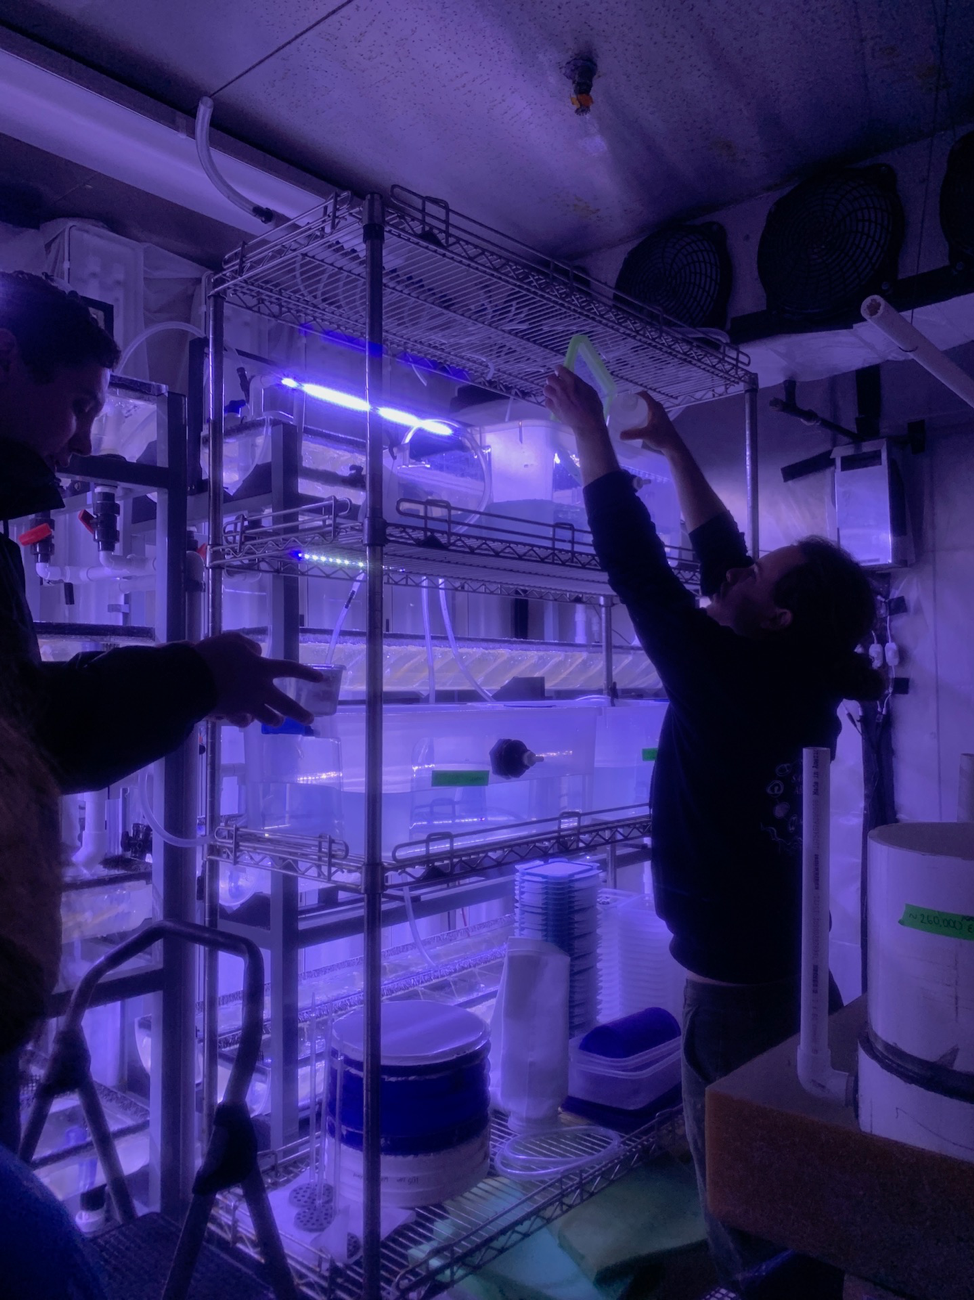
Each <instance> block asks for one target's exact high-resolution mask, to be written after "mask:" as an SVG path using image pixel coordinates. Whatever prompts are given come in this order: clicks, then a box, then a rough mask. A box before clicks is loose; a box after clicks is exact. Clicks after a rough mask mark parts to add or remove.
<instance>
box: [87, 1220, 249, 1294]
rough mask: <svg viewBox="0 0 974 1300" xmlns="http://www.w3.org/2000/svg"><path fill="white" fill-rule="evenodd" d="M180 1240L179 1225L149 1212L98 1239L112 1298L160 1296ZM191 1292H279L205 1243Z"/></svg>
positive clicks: (107, 1290) (99, 1256) (214, 1247)
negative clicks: (272, 1289) (269, 1287)
mask: <svg viewBox="0 0 974 1300" xmlns="http://www.w3.org/2000/svg"><path fill="white" fill-rule="evenodd" d="M178 1239H179V1229H178V1228H177V1227H176V1226H175V1224H172V1223H170V1222H169V1220H168V1219H164V1218H163V1217H162V1215H161V1214H143V1215H142V1217H141V1218H139V1219H136V1220H135V1221H134V1222H133V1223H124V1224H121V1225H120V1226H119V1227H117V1228H113V1229H111V1230H110V1231H109V1232H106V1233H104V1234H103V1235H102V1236H100V1237H97V1238H95V1240H94V1241H93V1242H92V1245H93V1246H94V1249H95V1252H96V1254H97V1255H98V1258H99V1262H100V1264H101V1267H102V1272H103V1274H104V1279H105V1290H106V1293H107V1295H108V1297H109V1300H160V1297H161V1296H162V1291H163V1287H164V1286H165V1283H166V1278H167V1277H168V1276H169V1269H170V1266H171V1264H172V1260H173V1255H174V1254H175V1251H176V1242H177V1241H178ZM189 1296H190V1297H191V1300H227V1297H232V1298H233V1300H273V1293H272V1292H271V1291H270V1290H268V1288H267V1287H266V1285H265V1284H264V1283H262V1282H261V1281H260V1279H259V1278H257V1277H255V1276H254V1274H253V1272H252V1271H251V1270H250V1269H249V1268H248V1267H247V1266H246V1265H244V1264H240V1263H237V1262H236V1260H234V1259H232V1258H231V1257H230V1256H229V1255H228V1254H227V1253H226V1252H224V1251H222V1250H220V1249H219V1248H217V1247H216V1246H210V1245H205V1244H204V1246H203V1249H202V1250H201V1251H200V1257H199V1259H198V1261H197V1263H196V1269H195V1271H194V1273H193V1280H192V1282H191V1283H190V1288H189Z"/></svg>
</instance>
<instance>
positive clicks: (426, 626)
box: [420, 582, 436, 704]
mask: <svg viewBox="0 0 974 1300" xmlns="http://www.w3.org/2000/svg"><path fill="white" fill-rule="evenodd" d="M420 603H421V605H422V610H423V639H424V640H425V642H426V673H427V682H428V693H429V702H430V704H435V703H436V661H435V659H434V658H433V633H432V631H431V630H430V585H429V583H428V582H424V583H423V585H422V587H421V588H420Z"/></svg>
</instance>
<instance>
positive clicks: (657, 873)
mask: <svg viewBox="0 0 974 1300" xmlns="http://www.w3.org/2000/svg"><path fill="white" fill-rule="evenodd" d="M642 396H643V397H644V398H645V400H646V402H647V405H648V407H649V411H650V418H649V424H648V427H646V428H645V429H640V430H639V431H638V433H637V434H636V435H635V436H638V437H639V438H640V439H642V440H643V441H644V442H645V443H646V444H647V445H649V446H650V447H652V448H653V449H654V450H656V451H658V452H661V453H662V454H663V455H664V456H665V457H666V459H667V461H668V462H669V464H670V467H671V469H672V473H673V478H674V481H675V484H676V488H677V494H678V496H679V500H680V505H681V509H682V513H683V517H684V521H685V524H686V527H687V531H688V532H689V535H690V541H691V543H692V545H693V548H694V551H695V553H696V555H697V558H698V560H699V562H700V583H701V591H702V593H703V595H704V596H706V597H709V601H710V603H709V604H708V605H707V607H706V608H705V609H701V608H698V605H697V601H696V599H695V597H694V596H693V594H692V593H691V592H690V591H688V590H687V589H686V588H685V587H684V586H683V585H682V583H681V582H680V581H679V579H678V578H677V577H676V575H675V574H674V573H673V571H672V569H671V568H670V566H669V564H668V563H667V560H666V555H665V553H664V549H663V546H662V544H661V542H660V540H659V538H658V536H657V534H656V530H655V528H654V526H653V523H652V521H651V519H650V517H649V514H648V513H647V511H646V509H645V507H644V506H643V504H642V503H641V501H640V500H639V498H638V496H637V494H636V488H635V486H634V483H633V480H632V477H631V476H630V475H629V474H628V473H626V472H625V471H623V470H621V469H620V468H619V463H618V461H617V459H616V455H615V452H614V450H613V448H612V444H611V442H610V440H609V434H608V431H607V429H606V425H605V421H604V419H603V416H602V407H601V402H600V399H599V397H598V395H597V394H596V393H595V392H594V390H593V389H591V388H590V387H588V385H586V384H585V383H584V382H582V381H581V380H580V379H578V377H577V376H575V375H574V374H573V373H572V372H571V371H569V370H566V369H565V368H564V367H559V369H558V371H557V373H556V374H554V375H552V376H550V378H549V379H548V381H547V383H546V386H545V402H546V405H547V406H548V407H549V409H550V410H551V411H552V413H553V414H554V416H555V418H556V419H558V420H560V421H561V422H562V423H564V424H567V425H569V426H570V427H571V428H572V429H573V430H574V433H575V437H576V442H577V446H578V456H579V462H580V466H581V472H582V481H583V484H584V489H585V503H586V509H587V512H588V518H589V524H590V527H591V529H592V534H593V538H594V543H595V549H596V552H597V554H598V556H599V559H600V561H601V564H602V567H603V569H604V570H605V572H606V574H607V576H608V578H609V582H610V584H611V586H612V588H613V590H614V591H615V592H616V594H617V595H618V596H619V598H620V599H621V600H622V602H623V603H624V605H625V606H626V609H627V610H628V612H629V615H630V617H631V619H632V622H633V626H634V627H635V629H636V632H637V634H638V636H639V639H640V642H641V643H642V646H643V648H644V649H645V651H646V653H647V655H648V656H649V658H650V659H651V660H652V662H653V664H654V665H655V667H656V669H657V671H658V672H659V675H660V679H661V681H662V683H663V686H664V688H665V691H666V694H667V697H668V699H669V708H668V709H667V712H666V716H665V719H664V722H663V728H662V734H661V736H660V743H659V754H658V758H657V761H656V769H655V773H654V778H653V789H652V812H653V849H652V873H653V887H654V897H655V903H656V909H657V911H658V913H659V915H660V916H661V917H662V918H663V920H664V921H665V922H666V924H667V926H668V927H669V929H670V932H671V934H672V936H673V937H672V942H671V945H670V946H671V951H672V953H673V955H674V956H675V958H676V959H677V961H678V962H679V963H680V965H681V966H683V967H684V969H685V970H686V972H687V984H686V995H685V1002H684V1017H683V1100H684V1112H685V1117H686V1127H687V1135H688V1140H689V1143H690V1148H691V1151H692V1154H693V1160H694V1165H695V1168H696V1173H697V1181H698V1185H699V1188H700V1195H701V1202H702V1203H703V1205H704V1206H706V1194H705V1189H706V1165H705V1145H704V1091H705V1089H706V1087H707V1086H708V1085H709V1084H711V1083H713V1082H715V1081H716V1080H717V1079H719V1078H721V1077H722V1076H723V1075H725V1074H729V1073H730V1072H731V1071H732V1070H735V1069H737V1068H738V1067H739V1066H741V1065H743V1064H744V1063H745V1062H746V1061H748V1060H750V1059H752V1058H753V1057H755V1056H757V1055H758V1054H759V1053H761V1052H764V1051H766V1050H767V1049H768V1048H770V1047H773V1046H774V1045H775V1044H777V1043H779V1042H781V1041H783V1040H784V1039H785V1038H788V1037H790V1036H791V1035H792V1034H794V1033H797V1031H798V1015H799V956H800V944H801V830H802V828H801V770H802V749H803V748H804V747H806V746H810V745H815V746H823V747H827V748H829V749H830V750H832V752H833V755H834V752H835V742H836V739H837V737H838V734H839V729H840V724H839V721H838V717H837V710H838V706H839V704H840V702H841V701H842V700H843V699H873V698H877V697H878V695H879V694H880V691H881V687H882V683H881V679H880V678H879V675H878V674H877V673H875V672H874V670H873V669H872V668H871V667H870V666H869V663H868V660H867V659H866V658H865V656H863V655H862V654H859V653H857V647H858V645H859V643H860V642H861V641H862V640H863V638H864V637H866V636H868V634H869V632H870V630H871V628H872V625H873V621H874V618H875V606H874V597H873V593H872V588H871V586H870V583H869V580H868V578H867V576H866V574H865V573H864V572H863V570H862V569H861V568H860V567H859V565H858V564H857V563H856V562H855V561H854V560H853V559H852V558H851V557H850V556H849V555H848V554H846V553H845V552H844V551H842V550H840V549H839V548H838V547H837V546H834V545H833V544H832V543H831V542H828V541H825V540H824V539H822V538H818V537H807V538H803V539H801V540H800V541H796V542H794V543H792V544H791V545H788V546H783V547H781V548H779V549H778V550H774V551H771V552H769V553H768V554H766V555H763V556H761V557H760V558H752V557H751V556H749V555H748V554H747V550H746V547H745V545H744V539H743V538H742V536H741V534H740V532H739V531H738V529H737V526H736V524H735V523H734V521H733V519H732V518H731V516H730V514H729V513H728V511H727V510H726V508H725V507H724V505H723V503H722V501H721V500H720V498H719V497H718V496H717V495H716V493H715V492H714V491H713V489H712V488H711V487H710V485H709V484H708V482H707V480H706V479H705V478H704V476H703V474H702V472H701V470H700V468H699V467H698V465H697V464H696V462H695V460H694V459H693V457H692V456H691V454H690V452H689V451H688V450H687V448H686V446H685V444H684V443H683V441H682V440H681V438H680V436H679V434H678V433H677V431H676V429H675V428H674V426H673V424H672V423H671V422H670V420H669V418H668V417H667V415H666V412H665V410H664V409H663V407H662V406H661V405H660V404H659V403H658V402H656V401H654V400H653V398H652V397H650V396H649V395H648V394H646V393H643V394H642ZM832 994H833V997H832V1005H833V1009H835V1007H837V1006H838V1005H840V1003H839V1001H838V994H837V991H836V990H835V989H834V986H833V988H832ZM707 1226H708V1236H709V1240H710V1246H711V1251H712V1254H713V1257H714V1262H715V1264H716V1266H717V1269H718V1273H719V1274H720V1276H721V1278H722V1280H723V1281H725V1282H727V1283H733V1281H734V1280H735V1279H737V1278H739V1277H741V1276H743V1275H744V1274H745V1273H746V1272H747V1271H749V1270H750V1269H753V1268H755V1267H756V1266H757V1265H760V1264H762V1263H764V1262H765V1261H767V1260H768V1259H770V1258H771V1257H772V1256H774V1255H776V1254H777V1253H778V1252H779V1248H778V1247H775V1246H772V1245H771V1244H770V1243H768V1242H764V1241H761V1240H759V1239H758V1238H755V1237H751V1236H748V1235H747V1234H744V1233H741V1232H737V1231H735V1230H733V1229H730V1228H727V1227H725V1226H724V1225H722V1224H720V1223H718V1222H717V1221H716V1220H715V1219H714V1218H713V1217H712V1216H710V1215H709V1214H708V1215H707Z"/></svg>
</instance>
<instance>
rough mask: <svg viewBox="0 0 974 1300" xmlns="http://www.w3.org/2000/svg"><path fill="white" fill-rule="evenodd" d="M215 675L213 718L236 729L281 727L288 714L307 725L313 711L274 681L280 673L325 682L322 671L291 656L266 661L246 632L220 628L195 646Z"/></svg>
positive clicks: (285, 675)
mask: <svg viewBox="0 0 974 1300" xmlns="http://www.w3.org/2000/svg"><path fill="white" fill-rule="evenodd" d="M196 651H197V653H198V654H200V655H201V656H202V658H203V662H204V663H205V664H206V666H207V668H209V670H210V672H211V673H212V674H213V680H214V682H215V683H216V691H217V697H216V704H215V705H214V706H213V711H212V714H211V717H215V718H225V719H226V721H227V722H229V723H231V724H232V725H233V726H235V727H246V726H249V725H250V723H251V722H254V721H256V722H263V723H265V724H266V725H267V726H269V727H279V726H280V725H281V723H282V722H283V721H284V719H285V718H293V719H294V720H295V722H301V723H304V724H305V725H306V726H307V725H308V724H310V723H311V722H312V721H313V720H314V715H313V714H311V713H309V712H308V710H307V709H304V708H302V707H301V705H300V704H298V703H297V702H296V701H295V700H292V699H291V697H290V696H289V695H285V694H284V692H283V691H282V690H279V689H278V688H277V686H275V685H274V681H275V679H276V678H278V677H294V678H298V679H299V680H300V681H304V682H320V681H321V680H322V677H321V673H319V672H318V671H317V670H316V669H314V668H309V667H308V666H307V665H306V664H299V663H295V662H294V661H293V660H291V659H265V658H264V656H263V655H262V654H261V650H260V646H259V645H258V644H257V642H256V641H251V639H250V638H249V637H246V636H244V635H243V633H241V632H221V633H220V634H219V636H209V637H207V638H206V639H205V640H204V641H200V642H199V643H198V644H197V645H196Z"/></svg>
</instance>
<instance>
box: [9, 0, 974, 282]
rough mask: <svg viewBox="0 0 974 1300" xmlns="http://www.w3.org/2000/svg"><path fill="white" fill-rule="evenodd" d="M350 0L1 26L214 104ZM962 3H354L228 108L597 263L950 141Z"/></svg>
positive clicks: (171, 3) (120, 11) (315, 169)
mask: <svg viewBox="0 0 974 1300" xmlns="http://www.w3.org/2000/svg"><path fill="white" fill-rule="evenodd" d="M340 2H341V0H203V2H202V3H201V2H200V0H165V3H163V2H162V0H128V3H126V4H119V3H118V0H0V21H2V22H3V23H5V24H6V25H7V26H9V27H10V28H13V29H15V30H17V31H18V32H20V33H22V34H24V35H27V36H30V37H32V38H33V39H35V40H37V41H41V42H43V43H45V44H47V45H49V46H50V47H52V48H54V49H57V50H60V51H62V52H64V53H66V54H68V55H70V56H71V57H73V58H76V59H80V60H83V61H85V62H87V63H88V64H90V65H91V66H93V67H95V68H97V69H99V70H101V71H103V72H106V73H108V74H110V75H111V76H114V77H115V78H117V79H119V80H121V81H124V82H126V83H127V84H128V85H130V86H132V87H134V88H136V89H138V90H141V91H144V92H146V93H148V94H150V95H152V96H154V97H155V98H157V99H159V100H162V101H164V102H165V103H166V104H169V105H171V106H173V107H175V108H177V109H179V110H181V111H183V112H189V113H192V112H193V111H194V110H195V105H196V103H197V101H198V99H199V97H200V96H201V95H203V94H207V93H209V94H212V93H213V92H215V91H217V90H218V88H219V87H221V86H222V85H223V84H224V83H226V82H227V81H229V80H231V79H232V78H236V77H237V76H238V74H239V73H241V72H242V71H243V70H244V69H246V68H248V67H249V66H250V65H251V64H253V63H254V62H255V61H256V60H258V59H261V58H262V57H263V56H265V55H266V54H268V53H269V52H270V51H272V50H274V49H275V48H276V47H277V46H279V45H280V44H282V43H283V42H285V41H286V40H288V39H289V38H290V37H292V36H293V35H295V34H296V33H297V32H299V31H301V30H302V28H304V27H306V26H307V25H308V24H309V23H312V22H313V21H314V20H315V19H317V18H320V17H321V16H322V15H324V14H326V13H327V12H328V11H329V9H332V8H334V7H335V5H337V4H340ZM946 2H947V0H924V2H923V3H920V2H915V3H905V2H904V0H812V3H809V2H808V0H749V2H748V3H742V2H740V0H739V2H738V3H733V2H732V0H657V3H655V4H649V3H646V0H598V3H596V2H594V0H467V2H466V3H457V0H350V3H348V4H347V5H346V6H345V7H344V8H341V10H340V12H337V13H335V14H334V16H332V17H331V18H329V19H328V20H327V21H325V22H323V23H321V25H319V26H317V27H316V28H315V29H314V30H313V31H311V32H310V33H308V34H307V35H305V36H303V37H301V38H300V39H298V40H296V41H294V42H293V43H292V44H290V45H289V46H288V48H286V49H285V50H283V51H282V52H280V53H278V54H276V55H275V56H274V57H273V58H270V59H269V60H267V61H266V62H265V63H263V64H262V66H260V67H259V68H256V69H255V70H253V71H251V72H248V73H247V74H246V75H245V76H243V77H241V78H240V79H239V80H236V81H235V82H234V84H233V85H231V86H230V87H229V88H227V89H226V90H223V91H221V92H220V93H219V94H217V95H216V111H215V114H214V125H215V126H216V127H218V128H219V129H220V130H222V131H225V132H228V133H230V134H232V135H235V136H237V137H238V138H240V139H242V140H245V141H246V142H248V143H250V144H252V145H254V146H256V147H258V148H260V149H263V150H266V151H267V152H269V153H272V154H275V155H277V156H278V157H281V158H283V159H285V160H287V161H289V162H292V163H294V164H296V165H297V166H299V167H302V168H304V169H306V170H307V171H310V172H312V173H313V174H315V175H317V176H320V177H322V178H324V179H326V180H328V181H331V182H333V183H336V184H339V185H341V186H345V187H350V188H354V189H356V190H359V191H363V192H364V191H365V190H367V189H369V188H379V189H387V188H388V187H389V186H390V185H391V184H392V183H395V182H404V183H406V184H408V185H409V186H410V187H411V188H413V189H416V190H419V191H421V192H425V193H428V194H434V195H438V196H441V197H443V198H446V199H447V200H448V201H449V202H450V203H451V204H453V205H454V206H455V207H456V208H457V209H459V210H460V211H462V212H466V213H468V214H470V215H472V216H474V217H477V218H478V219H479V220H481V221H484V222H487V223H488V224H490V225H494V226H497V227H499V228H501V229H503V230H505V231H506V232H508V233H510V234H512V235H515V236H518V237H520V238H522V239H524V240H525V241H526V242H528V243H531V244H533V245H535V246H536V247H538V248H540V249H542V250H543V251H544V252H546V253H549V254H552V255H555V256H561V257H565V258H580V257H584V256H585V255H586V254H587V253H590V252H592V251H593V250H597V249H604V248H607V247H611V246H613V245H616V244H621V243H625V242H631V241H632V240H634V239H635V238H636V237H637V236H638V235H639V234H640V233H642V232H645V231H647V230H650V229H653V228H655V227H657V226H659V225H660V224H662V223H664V222H666V221H669V220H673V219H675V218H679V217H684V216H693V215H698V214H700V213H704V212H709V211H715V210H718V209H720V208H722V207H726V206H729V205H731V204H733V203H736V202H739V201H742V200H744V199H747V198H749V197H752V196H754V195H756V194H760V193H763V192H764V191H766V190H769V189H773V188H776V187H778V186H781V185H783V184H787V183H788V182H789V181H791V180H793V179H796V178H799V177H802V176H805V175H807V174H808V173H809V172H811V171H813V170H814V169H815V168H817V167H819V166H821V165H822V164H825V163H827V162H830V161H856V160H859V159H864V158H867V157H870V156H872V155H874V154H877V153H880V152H883V151H886V150H888V149H891V148H894V147H896V146H898V145H901V144H905V143H908V142H910V141H913V140H917V139H921V138H923V137H925V136H928V135H929V134H931V132H932V131H933V129H934V126H935V99H936V100H937V105H936V107H937V112H936V126H937V128H939V129H943V128H944V127H945V126H948V125H949V124H950V122H951V120H953V121H954V122H955V123H965V122H967V121H969V120H970V119H971V118H974V22H972V18H974V0H952V2H951V3H950V5H949V11H948V14H947V24H948V25H947V31H946V40H945V42H944V46H943V68H944V74H945V75H944V78H943V79H939V78H938V24H940V25H941V26H942V23H943V16H944V5H945V3H946ZM580 52H591V53H592V54H593V55H594V57H595V58H596V60H597V63H598V67H599V75H598V77H597V79H596V82H595V86H594V91H593V94H594V99H595V104H594V108H593V111H592V112H591V113H590V114H589V115H588V116H585V117H579V116H576V115H575V113H574V112H573V110H572V107H571V105H570V103H569V95H570V86H569V82H568V81H567V80H566V78H565V77H564V75H563V73H562V68H563V66H564V65H565V64H566V62H567V61H568V60H569V59H570V58H571V57H572V56H573V55H575V54H577V53H580ZM938 80H940V90H939V93H938V91H937V85H938Z"/></svg>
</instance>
